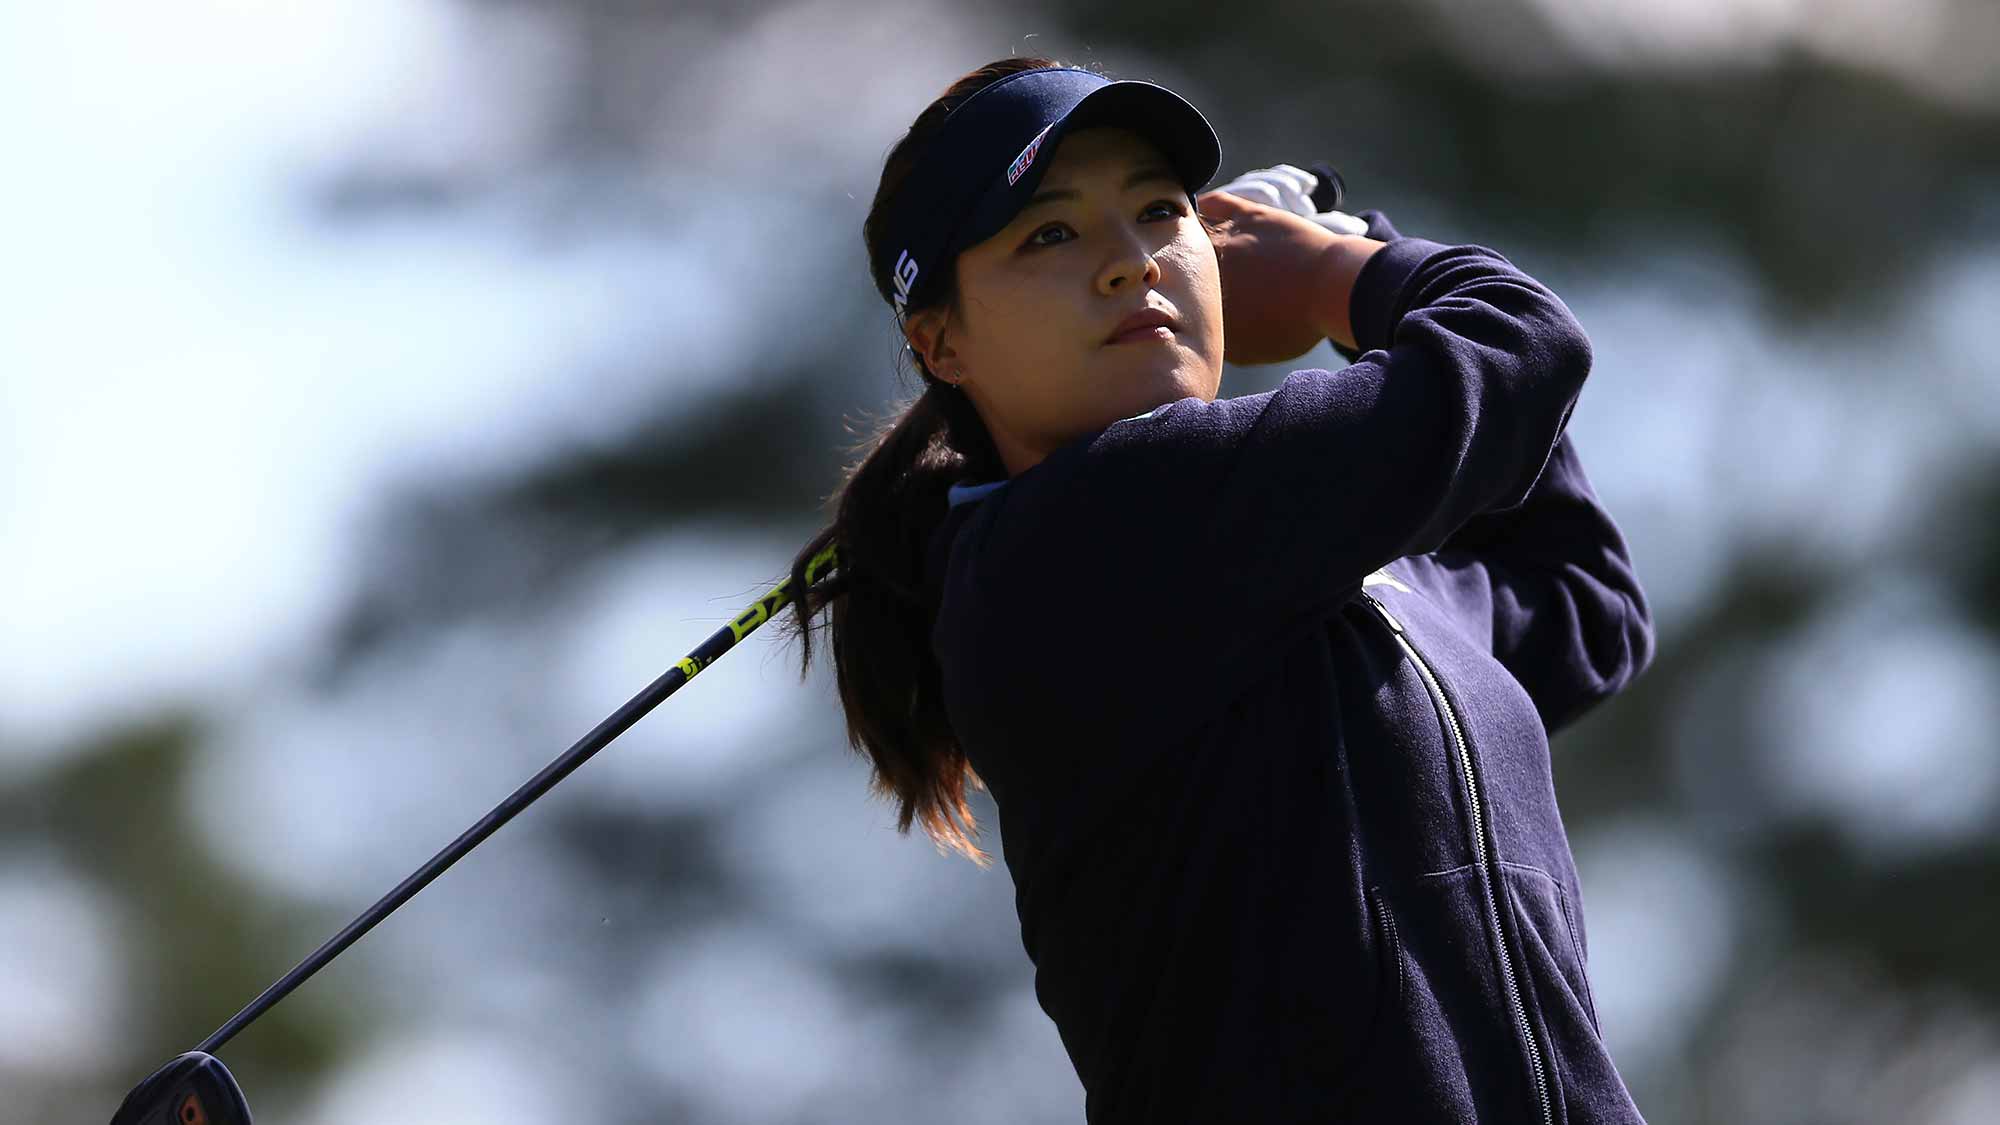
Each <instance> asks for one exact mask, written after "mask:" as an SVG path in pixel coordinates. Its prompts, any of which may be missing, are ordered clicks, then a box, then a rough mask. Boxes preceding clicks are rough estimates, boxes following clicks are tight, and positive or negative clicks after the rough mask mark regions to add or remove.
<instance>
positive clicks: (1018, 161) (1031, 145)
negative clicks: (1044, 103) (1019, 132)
mask: <svg viewBox="0 0 2000 1125" xmlns="http://www.w3.org/2000/svg"><path fill="white" fill-rule="evenodd" d="M1055 127H1056V123H1055V122H1053V121H1051V122H1049V123H1048V124H1047V125H1044V126H1042V131H1041V132H1039V133H1036V134H1035V139H1034V140H1032V141H1029V142H1028V147H1027V148H1024V149H1022V150H1021V155H1019V156H1017V157H1015V158H1014V163H1012V164H1009V165H1007V186H1008V187H1013V186H1014V181H1015V180H1018V179H1020V178H1021V173H1023V172H1026V171H1027V170H1028V166H1029V165H1031V164H1033V163H1034V162H1035V153H1037V152H1039V151H1040V150H1041V147H1042V138H1043V137H1046V136H1048V135H1049V130H1050V129H1053V128H1055Z"/></svg>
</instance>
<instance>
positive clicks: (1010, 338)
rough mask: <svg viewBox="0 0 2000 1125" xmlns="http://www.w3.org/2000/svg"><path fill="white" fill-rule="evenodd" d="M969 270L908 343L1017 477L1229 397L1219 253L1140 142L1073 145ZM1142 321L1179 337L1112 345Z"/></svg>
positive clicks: (918, 319)
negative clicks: (1103, 439) (1164, 408)
mask: <svg viewBox="0 0 2000 1125" xmlns="http://www.w3.org/2000/svg"><path fill="white" fill-rule="evenodd" d="M956 270H957V283H958V298H959V299H958V302H957V308H955V309H944V308H936V309H926V310H923V311H921V312H918V313H915V314H912V316H911V318H910V321H909V326H910V327H909V338H910V342H911V344H912V346H914V347H915V348H916V350H917V352H918V354H920V355H922V356H924V357H925V363H926V365H927V366H928V367H929V368H930V370H931V371H932V372H933V373H934V374H937V375H939V376H940V377H943V378H945V379H948V380H951V381H954V382H957V383H958V384H959V386H961V387H962V388H964V390H965V393H966V394H967V395H968V396H969V397H970V398H971V399H972V402H973V405H974V406H975V407H976V408H977V409H978V411H979V414H980V417H981V418H982V419H983V420H984V421H985V422H986V428H987V430H988V431H989V432H990V433H991V434H992V436H993V441H994V444H995V446H996V447H997V448H998V449H999V452H1000V455H1001V458H1002V460H1003V461H1005V462H1006V465H1007V471H1008V474H1009V475H1013V474H1015V473H1019V472H1021V471H1022V470H1023V469H1026V468H1028V467H1029V466H1031V465H1034V464H1035V463H1037V462H1039V461H1040V460H1041V459H1042V458H1043V457H1045V456H1047V455H1048V454H1049V453H1051V452H1053V451H1054V450H1056V449H1058V448H1060V447H1062V446H1064V445H1066V444H1068V443H1069V442H1071V441H1073V440H1075V439H1076V438H1079V437H1082V436H1084V435H1085V434H1089V433H1093V432H1095V431H1097V430H1100V429H1103V428H1104V427H1106V426H1108V425H1110V424H1111V423H1113V422H1116V421H1118V420H1119V419H1121V418H1129V417H1131V416H1132V415H1135V414H1143V413H1145V412H1146V411H1148V410H1151V409H1152V408H1154V407H1156V406H1159V405H1161V404H1163V403H1168V402H1173V401H1175V400H1177V399H1182V398H1186V397H1188V396H1190V395H1192V396H1194V397H1197V398H1200V399H1203V400H1205V401H1206V400H1211V399H1213V398H1214V397H1215V395H1216V390H1217V388H1218V387H1219V386H1220V385H1221V380H1222V285H1221V276H1220V272H1219V270H1218V269H1217V266H1216V257H1215V247H1214V245H1213V244H1212V243H1211V242H1210V241H1209V238H1208V232H1207V231H1206V230H1205V229H1204V228H1203V227H1202V225H1201V219H1200V217H1199V216H1197V215H1196V214H1195V213H1194V211H1193V209H1192V208H1191V207H1190V205H1189V203H1188V198H1187V191H1186V189H1185V188H1184V187H1183V186H1182V184H1181V182H1180V180H1179V179H1178V178H1177V177H1175V176H1174V174H1173V172H1172V171H1171V166H1170V165H1169V164H1168V162H1167V160H1166V158H1165V157H1164V156H1162V155H1161V154H1160V151H1159V149H1158V148H1156V147H1155V146H1154V145H1153V144H1152V143H1151V142H1150V141H1148V140H1146V139H1145V138H1143V137H1141V136H1140V135H1139V134H1137V133H1134V132H1132V131H1130V130H1128V129H1117V128H1096V129H1083V130H1079V131H1077V132H1075V133H1071V134H1068V135H1067V136H1065V137H1064V138H1063V140H1062V143H1061V144H1060V145H1059V146H1058V147H1057V149H1056V151H1055V153H1054V154H1053V155H1052V156H1051V157H1050V163H1049V169H1048V171H1047V173H1045V174H1044V175H1043V177H1042V182H1041V184H1040V186H1039V187H1038V188H1037V189H1036V193H1035V197H1034V200H1032V201H1030V202H1029V204H1028V205H1027V206H1026V207H1024V208H1023V209H1022V210H1021V213H1020V214H1018V215H1016V216H1015V217H1014V221H1013V222H1012V223H1010V224H1008V226H1007V228H1006V229H1005V230H1002V231H1001V232H1000V233H999V234H996V235H994V236H993V237H992V238H989V239H987V240H986V241H984V242H981V243H979V244H978V245H976V246H971V247H968V248H966V249H965V250H964V251H962V252H961V253H960V254H959V255H958V260H957V263H956ZM1142 309H1152V310H1157V311H1159V312H1162V313H1164V314H1165V315H1166V316H1168V317H1169V318H1171V319H1172V325H1171V327H1170V328H1169V329H1168V330H1166V331H1157V332H1156V331H1145V332H1141V333H1139V334H1137V335H1136V336H1126V337H1124V338H1122V339H1120V340H1118V341H1117V342H1108V338H1109V337H1110V336H1111V333H1112V330H1113V329H1114V328H1116V327H1117V326H1118V324H1119V323H1120V322H1121V321H1123V320H1124V319H1125V318H1126V317H1128V316H1130V315H1131V314H1133V313H1135V312H1138V311H1140V310H1142Z"/></svg>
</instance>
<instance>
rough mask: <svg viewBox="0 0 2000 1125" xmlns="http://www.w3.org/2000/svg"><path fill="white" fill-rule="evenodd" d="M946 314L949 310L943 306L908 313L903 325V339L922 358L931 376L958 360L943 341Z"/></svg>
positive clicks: (953, 351)
mask: <svg viewBox="0 0 2000 1125" xmlns="http://www.w3.org/2000/svg"><path fill="white" fill-rule="evenodd" d="M948 313H949V310H948V309H946V308H944V307H943V306H934V307H932V308H928V309H922V310H920V311H918V312H913V313H910V314H909V315H908V317H907V318H905V320H904V323H903V338H904V339H906V340H908V341H909V343H910V347H911V348H912V349H914V350H915V351H916V353H917V355H918V356H920V357H922V359H923V361H924V366H925V367H926V368H927V369H929V370H930V371H931V372H932V373H933V374H935V373H937V372H939V371H943V370H944V369H945V367H946V365H948V364H949V363H950V362H951V361H952V360H954V359H956V358H958V353H957V351H956V350H954V349H953V348H952V346H951V343H950V341H948V340H944V339H943V336H944V335H945V331H944V328H945V321H946V319H947V316H948Z"/></svg>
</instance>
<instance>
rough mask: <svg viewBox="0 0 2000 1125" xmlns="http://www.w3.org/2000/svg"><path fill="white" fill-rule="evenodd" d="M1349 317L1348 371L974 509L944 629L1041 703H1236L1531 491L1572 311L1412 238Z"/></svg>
mask: <svg viewBox="0 0 2000 1125" xmlns="http://www.w3.org/2000/svg"><path fill="white" fill-rule="evenodd" d="M1350 312H1351V314H1352V321H1353V323H1354V326H1355V332H1356V341H1357V343H1358V344H1359V345H1360V352H1361V355H1360V359H1359V360H1358V361H1357V362H1355V363H1354V364H1352V365H1350V366H1348V367H1346V368H1343V369H1341V370H1339V371H1324V370H1316V369H1314V370H1303V371H1295V372H1293V373H1292V374H1290V375H1289V376H1287V377H1286V379H1285V380H1284V382H1283V384H1282V385H1280V386H1279V387H1278V388H1277V389H1275V390H1272V391H1269V392H1265V393H1262V394H1255V395H1244V396H1240V397H1236V398H1219V399H1216V400H1215V401H1213V402H1204V401H1202V400H1201V399H1199V398H1193V397H1190V398H1184V399H1181V400H1179V401H1177V402H1172V403H1168V404H1167V405H1165V406H1162V407H1160V408H1158V409H1156V410H1154V411H1152V412H1151V413H1149V414H1146V415H1141V416H1139V417H1137V418H1131V419H1126V420H1124V421H1121V422H1118V423H1115V424H1113V425H1112V426H1110V427H1109V428H1107V429H1105V430H1103V431H1100V432H1098V433H1096V434H1093V435H1091V436H1089V437H1087V438H1084V439H1079V440H1078V441H1076V442H1073V443H1071V444H1070V445H1068V446H1065V447H1063V448H1062V449H1059V450H1057V451H1055V452H1054V453H1051V454H1050V455H1049V456H1048V457H1046V458H1045V459H1044V460H1043V461H1042V462H1041V463H1040V464H1037V465H1036V466H1034V467H1032V468H1030V469H1027V470H1025V471H1024V472H1022V473H1019V474H1017V475H1016V476H1015V477H1014V478H1013V479H1012V480H1011V481H1009V487H1007V488H1005V489H1002V490H1000V491H999V492H997V493H995V494H993V495H992V496H991V497H989V498H987V499H986V500H984V501H982V502H981V504H980V507H981V509H983V510H982V511H980V512H979V513H978V514H977V517H976V518H974V519H972V520H970V521H968V523H967V526H966V528H965V529H964V531H963V532H961V535H962V536H963V535H969V536H971V543H972V545H973V547H974V549H973V550H971V551H958V550H955V551H954V552H953V561H952V570H953V573H952V574H950V575H949V576H948V579H947V583H948V585H947V589H948V590H949V597H950V598H951V599H952V600H954V601H955V602H956V603H957V604H958V605H959V606H961V607H964V606H967V605H977V606H979V607H980V608H979V610H978V612H977V614H976V618H977V620H976V621H974V620H972V619H971V618H969V617H966V616H964V615H962V614H961V615H954V614H947V615H946V616H947V617H949V618H951V620H950V622H949V623H948V625H947V628H946V631H945V635H944V636H943V640H944V642H945V643H946V644H947V645H953V644H956V645H959V646H963V647H964V648H966V649H971V648H976V649H977V653H976V659H975V660H974V661H973V663H976V664H977V665H978V666H979V667H981V668H983V669H988V670H994V669H1006V670H1007V674H1009V675H1011V676H1014V677H1017V678H1018V679H1019V681H1020V682H1016V683H1014V684H1013V685H1011V686H1012V687H1013V688H1014V689H1015V690H1016V691H1026V692H1028V693H1030V694H1029V696H1028V697H1031V698H1036V699H1037V700H1038V701H1040V702H1041V703H1043V704H1044V705H1045V707H1046V708H1047V709H1048V711H1049V716H1050V717H1051V718H1055V717H1058V714H1060V716H1061V717H1066V718H1068V719H1071V720H1074V721H1078V722H1087V721H1088V719H1087V717H1088V716H1092V715H1104V714H1116V713H1118V712H1120V711H1130V712H1131V713H1132V714H1133V715H1141V714H1152V713H1154V712H1155V711H1159V710H1164V711H1166V712H1171V711H1172V710H1174V709H1175V708H1176V705H1177V704H1178V703H1179V702H1180V701H1181V700H1183V699H1185V698H1187V696H1186V695H1185V694H1183V693H1185V692H1186V691H1187V690H1188V689H1189V687H1190V686H1191V685H1199V686H1200V688H1201V689H1202V690H1203V691H1205V692H1208V693H1211V694H1213V693H1221V694H1222V697H1223V698H1225V699H1226V698H1228V697H1229V696H1230V695H1233V694H1234V693H1235V691H1236V690H1238V689H1240V688H1241V687H1244V686H1247V681H1246V680H1245V679H1244V677H1245V676H1246V675H1250V674H1252V672H1254V670H1255V669H1256V668H1257V667H1258V666H1260V665H1263V664H1264V662H1262V661H1260V660H1259V659H1258V658H1257V657H1258V655H1259V650H1260V648H1262V647H1263V646H1267V645H1272V644H1283V643H1287V642H1288V641H1289V640H1291V639H1294V638H1296V637H1297V636H1298V635H1300V634H1299V632H1298V631H1299V630H1301V629H1304V628H1306V627H1309V626H1312V625H1315V624H1316V623H1318V622H1320V621H1322V620H1323V619H1324V618H1325V617H1326V616H1328V615H1329V614H1331V613H1333V612H1335V611H1336V610H1337V607H1338V606H1339V605H1340V603H1342V602H1344V601H1345V600H1347V599H1348V598H1350V597H1351V596H1352V595H1353V594H1354V592H1355V591H1357V590H1358V589H1359V588H1360V585H1361V579H1362V578H1363V576H1365V575H1367V574H1368V573H1370V572H1371V571H1373V570H1375V569H1376V568H1377V567H1380V566H1382V565H1383V564H1385V563H1388V562H1391V561H1393V560H1395V559H1399V558H1403V557H1404V556H1407V555H1413V554H1426V553H1429V552H1431V551H1434V550H1437V549H1438V548H1439V547H1441V546H1443V545H1444V544H1445V542H1446V540H1447V539H1449V538H1450V537H1451V536H1452V534H1453V533H1454V532H1456V531H1458V530H1459V528H1460V527H1461V526H1463V525H1464V524H1465V523H1466V522H1467V521H1468V520H1470V519H1472V518H1473V517H1475V516H1477V515H1479V514H1480V513H1483V512H1487V511H1491V510H1494V509H1504V508H1509V507H1513V506H1515V505H1518V504H1520V503H1521V502H1522V500H1523V498H1524V497H1525V496H1526V495H1527V493H1528V491H1529V489H1530V488H1531V487H1532V486H1533V485H1534V483H1535V481H1536V479H1537V477H1539V476H1540V475H1541V473H1542V469H1543V466H1544V464H1545V463H1546V462H1547V461H1548V459H1549V456H1550V453H1551V450H1552V448H1553V446H1554V445H1555V442H1556V439H1557V437H1558V435H1560V434H1561V433H1562V430H1563V427H1564V425H1565V424H1566V423H1567V421H1568V419H1569V414H1570V411H1571V409H1572V408H1573V406H1574V405H1575V402H1576V398H1577V395H1578V393H1579V392H1580V390H1581V389H1582V386H1583V383H1584V380H1585V378H1586V376H1587V375H1588V374H1589V371H1590V362H1591V348H1590V341H1589V338H1588V337H1587V336H1586V335H1585V333H1584V331H1583V329H1582V327H1581V326H1580V325H1578V323H1577V322H1576V319H1575V318H1574V317H1573V316H1572V315H1571V313H1570V310H1569V308H1568V307H1567V306H1566V305H1564V304H1563V302H1562V301H1561V299H1559V298H1558V297H1556V295H1555V294H1553V293H1552V292H1550V291H1549V290H1548V289H1547V288H1546V287H1544V286H1543V285H1541V284H1540V283H1539V282H1537V281H1535V280H1534V279H1533V278H1531V277H1529V276H1528V275H1526V274H1525V273H1523V272H1522V271H1521V270H1520V269H1518V268H1517V267H1515V266H1514V265H1513V264H1512V263H1511V262H1509V261H1508V260H1507V259H1506V258H1505V257H1503V256H1501V255H1500V254H1499V253H1497V252H1495V251H1493V250H1490V249H1487V248H1485V247H1482V246H1473V245H1465V246H1448V245H1443V244H1440V243H1437V242H1433V241H1429V240H1426V239H1419V238H1399V239H1397V240H1396V241H1394V242H1391V243H1389V244H1388V245H1386V246H1384V247H1383V248H1382V249H1381V250H1379V251H1377V252H1376V253H1375V255H1374V256H1373V257H1371V258H1370V259H1369V261H1368V263H1367V264H1366V265H1365V266H1364V267H1363V268H1362V270H1361V273H1360V275H1359V276H1358V277H1357V279H1356V282H1355V288H1354V292H1353V297H1352V301H1351V305H1350ZM966 545H967V541H966V540H964V539H961V542H960V547H964V546H966ZM1265 666H1267V665H1265ZM1012 697H1013V698H1021V697H1022V696H1020V695H1018V694H1016V695H1013V696H1012ZM1117 721H1122V720H1117Z"/></svg>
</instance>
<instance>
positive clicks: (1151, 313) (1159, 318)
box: [1104, 308, 1180, 344]
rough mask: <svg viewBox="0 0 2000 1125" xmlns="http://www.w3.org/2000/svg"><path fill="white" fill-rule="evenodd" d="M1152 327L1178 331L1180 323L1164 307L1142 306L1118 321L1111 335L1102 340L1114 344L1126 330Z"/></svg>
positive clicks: (1132, 330) (1131, 330)
mask: <svg viewBox="0 0 2000 1125" xmlns="http://www.w3.org/2000/svg"><path fill="white" fill-rule="evenodd" d="M1153 328H1166V329H1170V330H1173V331H1179V329H1180V323H1179V322H1178V321H1176V320H1175V319H1174V318H1173V315H1172V314H1171V313H1168V312H1166V311H1165V310H1164V309H1155V308H1143V309H1140V310H1139V311H1138V312H1135V313H1133V314H1132V315H1131V316H1128V317H1126V318H1125V319H1124V320H1121V321H1119V322H1118V327H1116V328H1113V329H1112V330H1111V335H1109V336H1106V337H1105V338H1104V342H1105V343H1106V344H1115V343H1117V342H1118V338H1119V337H1120V336H1123V335H1124V334H1125V333H1127V332H1134V331H1139V330H1142V329H1153Z"/></svg>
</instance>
